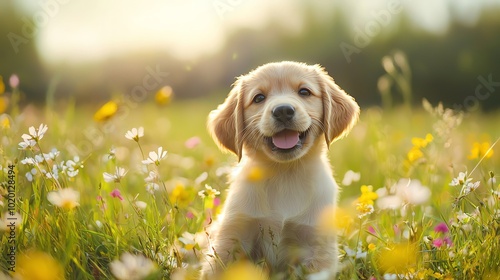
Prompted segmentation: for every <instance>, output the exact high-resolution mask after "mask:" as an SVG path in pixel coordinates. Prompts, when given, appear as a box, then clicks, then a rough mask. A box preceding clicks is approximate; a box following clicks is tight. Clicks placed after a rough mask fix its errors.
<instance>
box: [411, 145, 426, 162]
mask: <svg viewBox="0 0 500 280" xmlns="http://www.w3.org/2000/svg"><path fill="white" fill-rule="evenodd" d="M407 156H408V160H409V161H410V163H412V162H414V161H416V160H417V159H419V158H421V157H423V156H424V154H423V153H422V151H421V150H420V149H419V148H417V147H413V148H411V150H410V151H409V152H408V154H407Z"/></svg>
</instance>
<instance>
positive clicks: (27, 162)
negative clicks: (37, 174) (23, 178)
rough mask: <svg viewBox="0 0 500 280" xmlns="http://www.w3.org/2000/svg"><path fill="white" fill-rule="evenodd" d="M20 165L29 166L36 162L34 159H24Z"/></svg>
mask: <svg viewBox="0 0 500 280" xmlns="http://www.w3.org/2000/svg"><path fill="white" fill-rule="evenodd" d="M21 163H22V164H29V165H35V164H38V162H37V161H36V159H34V158H32V157H26V158H24V159H22V160H21Z"/></svg>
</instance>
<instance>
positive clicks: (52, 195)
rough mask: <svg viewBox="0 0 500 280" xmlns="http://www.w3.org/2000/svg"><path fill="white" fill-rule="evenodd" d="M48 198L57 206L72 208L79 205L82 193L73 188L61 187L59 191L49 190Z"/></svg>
mask: <svg viewBox="0 0 500 280" xmlns="http://www.w3.org/2000/svg"><path fill="white" fill-rule="evenodd" d="M47 199H48V200H49V202H50V203H52V204H53V205H55V206H58V207H61V208H64V209H67V210H71V209H73V208H75V207H76V206H79V205H80V204H79V201H80V193H79V192H78V191H75V190H73V189H72V188H65V189H60V190H58V191H53V192H49V193H48V194H47Z"/></svg>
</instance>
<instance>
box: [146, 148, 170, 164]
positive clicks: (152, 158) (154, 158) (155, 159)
mask: <svg viewBox="0 0 500 280" xmlns="http://www.w3.org/2000/svg"><path fill="white" fill-rule="evenodd" d="M166 156H167V151H163V147H159V148H158V152H149V157H148V158H147V159H146V160H143V161H142V164H156V165H160V160H162V159H164V158H165V157H166Z"/></svg>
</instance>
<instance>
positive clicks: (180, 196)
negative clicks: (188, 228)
mask: <svg viewBox="0 0 500 280" xmlns="http://www.w3.org/2000/svg"><path fill="white" fill-rule="evenodd" d="M168 197H169V200H170V202H171V203H175V204H177V205H178V206H179V207H181V208H183V207H186V206H188V205H189V203H191V201H192V198H193V196H192V193H191V192H190V191H189V190H187V189H186V187H184V184H182V183H180V182H177V183H176V185H175V187H174V189H173V190H172V192H171V193H170V194H169V196H168Z"/></svg>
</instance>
